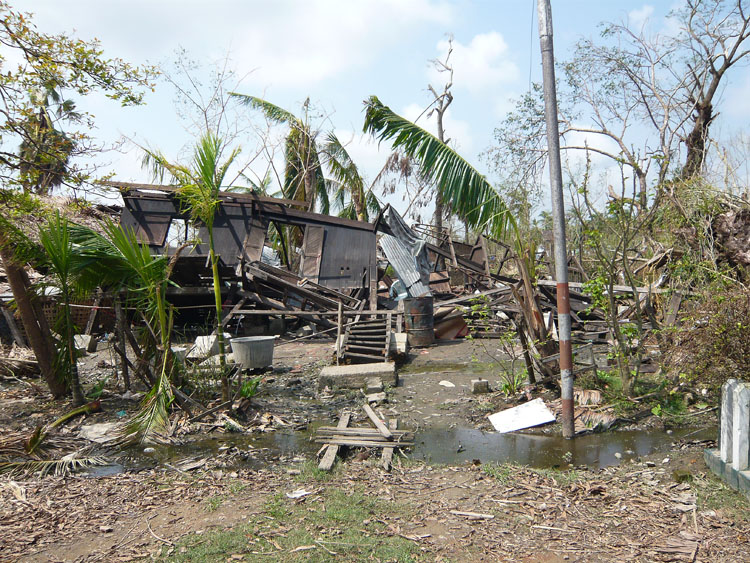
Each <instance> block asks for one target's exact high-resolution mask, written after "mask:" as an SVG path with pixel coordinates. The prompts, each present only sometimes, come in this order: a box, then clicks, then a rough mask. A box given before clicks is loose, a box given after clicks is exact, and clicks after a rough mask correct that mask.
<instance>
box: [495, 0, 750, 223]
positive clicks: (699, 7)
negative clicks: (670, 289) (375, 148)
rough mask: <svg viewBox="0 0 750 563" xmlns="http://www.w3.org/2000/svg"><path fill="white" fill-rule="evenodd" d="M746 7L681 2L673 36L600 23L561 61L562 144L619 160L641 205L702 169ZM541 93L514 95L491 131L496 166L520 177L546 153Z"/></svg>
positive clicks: (735, 0)
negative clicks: (508, 166) (594, 34)
mask: <svg viewBox="0 0 750 563" xmlns="http://www.w3.org/2000/svg"><path fill="white" fill-rule="evenodd" d="M746 3H747V0H732V1H731V2H728V1H727V0H688V2H687V3H686V6H685V7H683V8H680V9H678V10H675V11H673V12H671V13H670V14H669V15H668V18H667V19H668V21H669V22H670V23H672V24H674V25H671V26H667V27H666V29H676V31H675V32H673V33H667V32H662V33H652V32H650V31H649V27H648V26H647V25H642V26H640V27H636V26H634V25H633V23H632V22H629V21H625V22H621V23H608V24H604V25H603V26H602V29H601V33H600V36H599V38H597V39H596V40H594V39H582V40H581V41H579V43H578V44H577V45H576V48H575V51H574V55H573V57H572V58H571V60H570V61H568V62H567V63H565V64H564V65H563V75H564V77H565V85H564V87H563V88H561V89H560V92H561V93H560V96H559V98H560V102H561V106H560V113H561V117H560V119H561V124H562V129H561V135H562V136H563V141H564V142H563V143H562V147H561V148H562V149H564V150H567V151H579V150H580V151H587V152H588V153H596V154H599V155H603V156H605V157H607V158H609V159H611V160H612V161H613V163H615V164H617V165H619V164H622V165H624V166H625V167H626V170H627V171H628V174H627V175H628V177H631V178H634V179H635V181H636V183H637V187H638V189H637V197H636V202H635V203H636V205H637V206H638V208H639V209H641V210H646V208H647V207H648V206H649V203H651V205H658V202H659V201H660V199H661V197H662V195H663V190H664V189H665V188H666V187H667V185H668V182H667V180H669V179H671V178H673V177H681V178H682V179H688V178H692V177H694V176H696V175H698V174H700V173H702V172H703V169H704V166H705V162H706V153H707V151H708V150H709V147H711V146H712V144H711V142H710V139H709V130H710V126H711V124H712V122H713V120H714V119H715V117H716V115H717V113H716V109H715V106H716V103H717V100H718V96H719V93H720V91H721V90H720V86H721V85H723V84H724V83H725V82H726V80H727V74H728V71H729V70H730V69H731V68H733V67H735V66H739V65H741V64H743V63H744V62H745V61H746V60H747V58H748V57H747V55H748V52H749V51H748V48H747V47H748V41H747V39H748V36H749V35H750V13H748V8H747V6H746ZM539 96H540V93H539V92H535V91H532V92H530V93H529V94H528V95H526V96H524V97H523V98H522V99H521V100H519V102H518V103H517V106H516V110H515V111H514V112H512V113H511V114H510V115H509V117H508V118H507V119H506V120H505V121H504V122H503V123H501V125H500V127H498V129H496V132H495V136H496V139H497V141H498V144H499V147H497V148H494V149H490V150H489V151H488V153H487V154H488V156H490V158H491V159H492V160H494V161H495V162H498V163H500V164H503V163H504V162H506V161H507V162H512V163H513V164H514V168H515V169H516V170H517V174H518V175H520V178H521V179H522V180H523V179H526V178H534V177H536V178H539V171H540V169H541V166H542V165H543V160H544V157H545V151H546V148H545V146H544V144H543V143H542V142H540V140H541V139H542V137H543V128H542V127H541V124H540V120H539V119H538V106H539ZM584 139H585V140H584ZM505 179H507V176H506V177H505ZM514 180H515V179H514ZM516 181H517V180H516ZM514 184H515V182H514V181H511V182H510V185H514ZM652 186H655V188H656V190H655V194H653V195H654V197H653V199H650V197H651V195H652V194H650V193H649V189H650V188H651V187H652Z"/></svg>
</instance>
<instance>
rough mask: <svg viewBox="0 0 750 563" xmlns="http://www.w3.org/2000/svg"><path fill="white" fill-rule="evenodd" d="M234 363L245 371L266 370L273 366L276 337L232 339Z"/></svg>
mask: <svg viewBox="0 0 750 563" xmlns="http://www.w3.org/2000/svg"><path fill="white" fill-rule="evenodd" d="M231 342H232V354H233V355H234V361H235V362H236V363H238V364H240V365H241V366H242V367H243V368H244V369H259V368H265V367H268V366H270V365H271V364H273V346H274V344H275V343H276V337H275V336H244V337H242V338H232V340H231Z"/></svg>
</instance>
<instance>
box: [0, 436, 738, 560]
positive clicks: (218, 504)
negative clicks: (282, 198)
mask: <svg viewBox="0 0 750 563" xmlns="http://www.w3.org/2000/svg"><path fill="white" fill-rule="evenodd" d="M701 456H702V452H701V450H699V449H695V448H694V449H687V450H684V451H681V452H674V453H673V454H672V455H671V456H670V458H671V459H670V461H669V463H666V464H663V463H661V461H659V460H653V461H649V460H647V461H646V462H643V463H640V464H626V465H623V466H621V467H618V468H610V469H607V470H603V471H600V472H555V471H535V470H531V469H528V468H523V467H518V466H512V465H484V466H462V467H442V468H437V467H430V466H426V465H423V464H415V463H406V464H404V462H400V463H398V464H397V465H396V467H395V468H394V470H393V471H392V472H391V473H385V472H383V471H382V470H380V469H379V468H378V467H377V465H376V463H375V462H374V459H372V460H367V461H364V462H354V461H352V462H348V463H346V464H345V465H343V466H340V467H339V468H338V469H337V471H336V472H335V473H334V475H333V476H328V475H320V474H319V473H318V472H317V471H315V470H312V469H311V466H310V465H309V464H306V465H303V466H301V467H300V468H299V471H300V474H290V473H289V472H288V471H289V469H288V468H279V469H278V470H274V471H268V470H266V471H259V472H258V471H240V472H238V473H223V472H216V471H213V472H209V473H205V474H200V475H192V474H191V475H187V474H180V473H175V472H170V473H164V472H147V473H142V474H131V475H117V476H111V477H102V478H97V479H82V478H65V479H56V478H48V479H45V480H42V481H28V482H18V483H15V484H11V482H9V481H8V480H3V481H0V506H2V509H0V553H1V554H2V555H1V556H0V558H1V559H2V560H4V561H129V560H133V559H138V558H142V557H149V556H153V555H161V556H164V557H166V558H167V559H170V560H171V559H174V560H186V561H204V560H205V561H226V560H230V558H231V560H247V561H268V560H275V561H306V560H322V561H327V560H331V561H333V560H337V561H338V560H340V559H342V558H343V560H351V561H359V560H365V559H368V558H369V557H370V556H373V557H376V558H377V557H379V556H383V555H384V554H385V560H405V561H408V560H424V561H436V560H451V561H547V562H551V561H555V562H556V561H710V562H722V561H726V562H730V561H731V562H736V561H747V560H750V542H749V541H748V540H749V539H750V522H749V521H748V516H747V510H748V508H749V507H750V506H749V505H748V502H747V500H746V499H745V498H744V497H740V496H739V495H737V494H736V493H733V492H731V491H729V490H728V489H727V488H726V487H725V486H724V485H722V484H721V483H720V482H719V481H717V480H716V479H714V478H713V477H711V476H708V475H706V474H705V466H704V465H703V463H702V460H701ZM678 467H679V468H687V469H688V471H689V473H690V475H691V480H690V481H689V482H685V483H678V482H676V481H675V480H674V478H673V470H674V469H675V468H678ZM291 473H297V470H292V471H291ZM327 479H330V480H327ZM299 489H304V490H305V491H307V492H310V493H311V494H308V495H306V496H303V497H302V498H300V499H297V500H292V499H289V498H287V497H286V496H285V493H290V492H292V491H295V490H299ZM347 503H349V504H347ZM363 507H366V509H364V508H363ZM460 513H477V514H479V515H482V516H471V515H470V514H469V515H466V514H460ZM337 515H339V516H340V517H339V516H337ZM348 534H349V535H348ZM351 534H353V535H351ZM365 540H367V541H365ZM340 543H348V544H350V547H349V548H348V550H346V551H344V552H343V554H342V553H340V552H341V551H342V547H341V546H340V545H337V544H340ZM302 548H304V549H302ZM330 552H333V553H336V555H335V556H334V555H331V553H330ZM388 554H391V555H390V556H391V557H392V559H388V557H389V556H388ZM269 556H270V557H271V558H270V559H269Z"/></svg>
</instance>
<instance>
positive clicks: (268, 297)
mask: <svg viewBox="0 0 750 563" xmlns="http://www.w3.org/2000/svg"><path fill="white" fill-rule="evenodd" d="M110 185H113V186H115V187H117V188H118V189H120V190H121V192H122V197H123V202H124V208H123V210H122V214H121V224H122V225H123V226H125V227H128V228H131V229H132V230H133V231H134V232H135V234H136V236H137V237H138V239H139V240H140V241H141V242H144V243H146V244H148V245H149V247H150V248H151V249H152V251H153V252H154V253H160V254H171V255H177V256H176V257H175V262H174V269H173V273H172V280H173V281H174V282H175V286H174V287H172V288H170V289H169V298H170V300H171V301H172V302H173V304H174V305H175V306H176V308H177V310H178V317H177V320H178V322H180V321H181V322H182V324H190V323H191V322H193V323H195V324H196V325H202V326H206V325H207V323H206V322H205V317H206V315H208V314H210V312H211V308H212V303H213V279H212V275H211V267H210V262H209V260H208V247H207V245H206V243H205V241H206V240H207V239H208V233H207V230H206V228H205V227H200V228H199V229H198V230H197V232H193V229H194V227H193V226H192V224H191V222H190V217H189V215H188V214H187V212H186V211H185V209H184V208H182V206H181V205H180V202H179V199H178V198H177V197H176V189H175V188H174V187H171V186H160V185H152V184H129V183H121V182H111V183H110ZM220 200H221V205H220V207H219V211H218V212H217V215H216V218H215V221H214V244H215V249H216V253H217V255H218V258H219V271H220V277H221V280H222V284H223V287H222V298H223V302H224V316H223V318H222V326H224V327H231V328H232V330H233V331H234V332H235V333H244V334H248V333H253V331H255V333H257V332H258V331H264V330H265V331H269V330H270V331H274V332H277V333H278V332H283V331H285V330H287V329H289V328H297V327H299V325H300V324H301V323H302V322H304V323H310V324H312V325H313V326H314V327H315V328H316V330H317V331H319V332H323V333H328V334H329V335H330V336H337V337H338V345H337V350H338V356H339V359H340V360H348V361H353V362H376V361H383V360H385V359H387V357H388V356H389V353H390V352H391V351H392V349H393V345H394V343H393V338H394V334H399V333H401V332H403V331H404V329H406V332H414V333H415V335H414V342H415V343H417V344H423V345H424V344H429V343H431V342H432V341H433V336H432V334H433V330H434V336H435V337H437V338H456V337H462V336H465V335H467V334H469V333H470V334H472V335H474V336H475V337H485V338H492V337H497V336H498V335H499V334H501V333H506V332H507V331H512V332H513V333H516V334H517V336H518V338H519V340H520V342H521V344H522V346H523V347H524V349H526V350H527V351H529V352H531V353H527V354H526V355H525V361H526V364H527V366H526V367H527V371H528V372H529V373H530V374H533V373H534V372H536V373H537V374H539V375H540V376H541V378H542V379H544V378H552V377H553V376H554V374H555V373H556V371H557V366H556V363H555V357H554V356H555V353H556V352H557V350H556V348H557V345H556V342H555V335H556V328H555V316H556V285H555V283H554V281H552V280H551V276H544V275H541V276H540V275H537V276H536V279H534V280H533V281H532V276H531V275H530V274H529V272H528V271H526V269H525V266H524V262H523V260H518V259H517V257H516V256H515V253H514V252H513V250H512V249H511V248H510V247H509V246H508V245H506V244H504V243H503V242H502V241H497V240H493V239H491V238H489V237H486V236H483V235H480V236H478V237H477V238H476V240H475V241H474V243H473V244H469V243H467V242H464V241H458V240H456V239H455V238H454V237H452V236H451V235H450V233H449V232H448V231H447V230H443V231H442V232H437V231H436V230H435V229H434V227H432V226H430V225H416V226H414V227H409V226H408V225H407V224H406V222H405V221H404V220H403V218H402V217H401V216H400V215H399V214H398V212H396V210H395V209H393V208H391V207H390V206H388V207H386V208H385V209H384V210H383V211H382V212H381V213H380V214H379V216H378V217H377V219H376V220H375V221H374V222H373V223H367V222H362V221H354V220H349V219H342V218H338V217H333V216H329V215H321V214H318V213H312V212H309V211H304V210H301V209H299V205H300V202H297V201H291V200H284V199H279V198H272V197H266V196H262V195H257V194H253V193H233V192H222V193H221V194H220ZM271 229H273V230H274V233H275V240H276V247H277V248H276V249H275V250H274V249H272V248H271V246H272V244H271V238H270V237H269V232H270V230H271ZM284 237H287V239H289V238H290V237H293V240H291V241H290V240H287V239H285V238H284ZM191 241H198V242H197V243H195V242H191ZM279 243H280V244H279ZM490 248H492V249H493V250H494V253H492V252H490ZM551 254H552V253H551V249H549V248H547V249H546V250H543V251H542V252H541V253H540V254H539V255H538V256H536V257H535V259H536V263H537V274H539V272H542V273H544V271H545V264H547V271H548V272H551V271H552V268H551V265H550V264H548V262H549V260H548V258H547V257H548V256H551ZM569 268H570V271H571V274H572V276H573V279H576V278H577V279H585V278H584V277H583V276H585V273H584V271H583V268H582V267H581V265H580V263H578V262H577V259H576V257H575V256H571V259H570V263H569ZM545 277H548V278H549V279H544V278H545ZM615 289H616V290H619V291H621V292H622V293H623V294H628V293H630V294H632V293H633V291H632V288H630V287H622V288H615ZM658 291H659V290H658V289H656V288H643V291H642V292H636V293H639V296H638V297H636V296H634V295H631V297H632V298H638V299H641V298H642V296H643V295H644V294H646V293H653V292H658ZM570 295H571V309H572V311H571V317H572V320H573V328H574V330H575V332H576V335H575V340H577V341H578V342H579V343H581V344H586V343H589V342H592V341H605V340H606V337H607V329H606V322H605V319H604V317H603V315H602V313H601V311H597V310H595V309H594V308H592V306H591V299H590V297H589V296H587V295H586V294H585V293H584V292H582V291H581V284H580V282H579V283H576V282H572V283H571V292H570ZM413 301H416V302H417V306H416V309H415V310H413V311H411V310H410V307H414V305H411V304H410V303H412V302H413ZM478 301H481V302H482V304H483V305H484V307H485V311H484V312H482V313H481V314H477V307H476V306H475V305H474V304H476V303H477V302H478ZM404 303H406V308H405V306H404ZM626 316H627V311H625V312H624V313H623V317H626ZM418 317H424V319H425V320H424V322H423V324H421V325H419V326H410V320H411V323H412V325H413V323H415V322H422V321H419V320H418V321H415V320H414V319H416V318H418ZM427 319H428V320H427ZM334 331H336V332H335V333H334ZM419 331H422V333H423V334H424V333H425V332H429V333H430V338H427V339H421V340H420V339H419V338H417V336H416V333H417V332H419ZM540 343H541V344H540ZM545 358H551V360H548V361H547V360H545Z"/></svg>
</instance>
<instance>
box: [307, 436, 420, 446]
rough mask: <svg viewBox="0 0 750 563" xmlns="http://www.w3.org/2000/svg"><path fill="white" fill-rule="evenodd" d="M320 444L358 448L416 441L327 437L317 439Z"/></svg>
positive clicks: (405, 444)
mask: <svg viewBox="0 0 750 563" xmlns="http://www.w3.org/2000/svg"><path fill="white" fill-rule="evenodd" d="M315 442H316V443H318V444H329V446H330V445H334V446H350V447H356V448H389V447H394V448H405V447H408V446H413V445H414V442H388V441H378V440H357V439H355V438H343V437H342V438H325V439H320V440H315Z"/></svg>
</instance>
